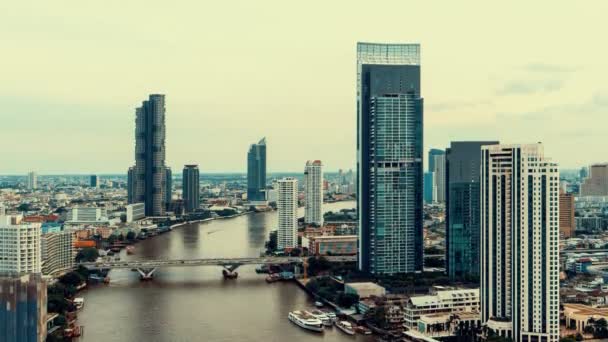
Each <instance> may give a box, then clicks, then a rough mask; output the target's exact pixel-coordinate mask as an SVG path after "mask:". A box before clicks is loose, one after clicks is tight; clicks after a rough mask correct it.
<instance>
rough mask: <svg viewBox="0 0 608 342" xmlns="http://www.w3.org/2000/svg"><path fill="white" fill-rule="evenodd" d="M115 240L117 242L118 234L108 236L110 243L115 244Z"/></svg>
mask: <svg viewBox="0 0 608 342" xmlns="http://www.w3.org/2000/svg"><path fill="white" fill-rule="evenodd" d="M114 242H116V235H114V234H112V235H110V236H108V243H109V244H110V245H113V244H114Z"/></svg>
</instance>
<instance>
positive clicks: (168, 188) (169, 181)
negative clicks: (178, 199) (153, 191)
mask: <svg viewBox="0 0 608 342" xmlns="http://www.w3.org/2000/svg"><path fill="white" fill-rule="evenodd" d="M172 194H173V172H171V168H170V167H166V168H165V210H170V208H171V197H172Z"/></svg>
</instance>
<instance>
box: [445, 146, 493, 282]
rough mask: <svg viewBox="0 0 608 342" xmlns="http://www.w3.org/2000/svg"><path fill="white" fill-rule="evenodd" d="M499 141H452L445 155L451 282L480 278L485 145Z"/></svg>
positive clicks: (447, 230)
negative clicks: (481, 197)
mask: <svg viewBox="0 0 608 342" xmlns="http://www.w3.org/2000/svg"><path fill="white" fill-rule="evenodd" d="M495 144H498V142H497V141H457V142H452V143H451V144H450V147H449V148H448V149H446V154H445V160H446V163H445V166H446V167H445V170H446V172H445V173H446V175H445V180H446V183H445V187H446V199H445V203H446V209H445V213H446V263H445V265H446V271H447V274H448V276H449V277H450V279H451V280H460V281H463V280H469V281H471V280H473V281H475V280H478V279H479V267H480V266H479V243H480V240H479V239H480V234H481V216H480V211H479V210H480V204H479V196H480V193H479V186H480V184H479V182H480V175H479V168H480V164H481V146H484V145H495Z"/></svg>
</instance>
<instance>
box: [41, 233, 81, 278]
mask: <svg viewBox="0 0 608 342" xmlns="http://www.w3.org/2000/svg"><path fill="white" fill-rule="evenodd" d="M75 241H76V235H75V232H73V231H70V230H64V231H60V232H56V233H47V234H44V235H42V237H41V239H40V246H41V257H42V274H45V275H54V274H57V273H59V272H61V271H66V270H69V269H71V268H72V267H74V259H75V258H76V248H75V247H74V242H75Z"/></svg>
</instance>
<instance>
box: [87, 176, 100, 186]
mask: <svg viewBox="0 0 608 342" xmlns="http://www.w3.org/2000/svg"><path fill="white" fill-rule="evenodd" d="M89 186H90V187H91V188H99V176H97V175H91V179H90V183H89Z"/></svg>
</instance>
